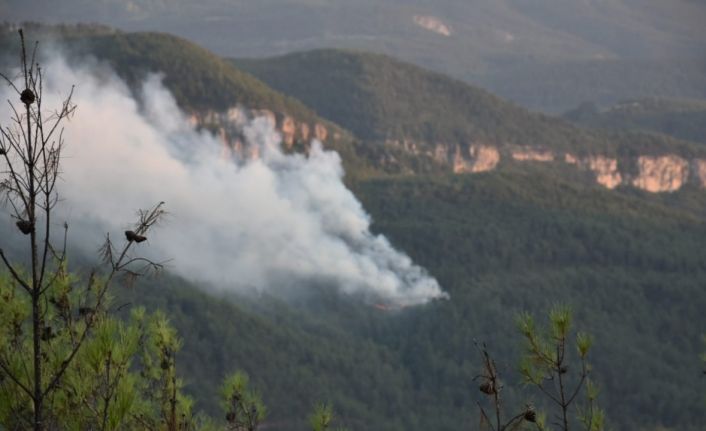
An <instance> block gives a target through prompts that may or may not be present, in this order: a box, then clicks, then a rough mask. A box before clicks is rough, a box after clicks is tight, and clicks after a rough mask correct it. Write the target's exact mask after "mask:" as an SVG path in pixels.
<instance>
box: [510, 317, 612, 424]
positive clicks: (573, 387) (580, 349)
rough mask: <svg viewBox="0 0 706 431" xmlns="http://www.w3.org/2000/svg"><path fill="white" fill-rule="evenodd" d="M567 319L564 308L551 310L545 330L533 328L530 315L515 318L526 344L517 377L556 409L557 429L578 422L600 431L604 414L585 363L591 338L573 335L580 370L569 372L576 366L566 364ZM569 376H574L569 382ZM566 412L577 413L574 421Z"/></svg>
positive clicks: (568, 320) (533, 324) (568, 352)
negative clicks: (581, 403) (581, 402)
mask: <svg viewBox="0 0 706 431" xmlns="http://www.w3.org/2000/svg"><path fill="white" fill-rule="evenodd" d="M571 320H572V312H571V310H570V309H569V307H567V306H565V305H560V306H554V307H553V308H552V310H551V311H550V312H549V325H548V328H547V329H546V330H541V329H537V328H536V326H535V323H534V320H533V319H532V316H531V315H529V314H527V313H524V314H521V315H520V316H519V317H518V326H519V329H520V332H521V333H522V335H523V337H524V338H525V343H526V345H525V349H524V355H523V358H522V360H521V362H520V374H521V376H522V378H523V379H524V381H525V383H527V384H529V385H531V386H533V387H535V388H537V389H539V390H540V392H541V393H542V394H544V395H545V396H546V397H548V398H549V401H551V402H552V403H553V404H554V406H555V407H558V408H559V412H558V414H557V415H556V416H557V417H559V418H561V429H563V430H565V431H566V430H568V429H569V428H570V424H572V423H575V422H577V421H578V422H580V423H582V424H583V425H584V427H585V429H586V430H587V431H600V430H602V429H603V428H604V413H603V411H602V410H601V409H599V408H597V407H596V406H595V401H596V398H597V396H598V389H597V387H596V386H595V385H594V384H593V383H592V382H591V381H590V380H589V374H590V373H591V365H590V364H589V363H588V362H587V355H588V351H589V349H590V346H591V343H592V341H591V337H590V336H589V335H587V334H585V333H578V334H577V335H576V341H575V343H576V352H577V353H578V356H579V358H578V359H579V360H580V363H581V367H580V371H574V370H572V368H574V367H576V365H577V364H573V365H571V364H570V351H567V346H568V343H569V340H568V339H569V336H570V333H571ZM572 374H573V375H575V376H576V377H575V378H574V379H573V380H571V376H572ZM582 386H585V390H586V396H585V398H586V404H587V406H586V408H585V411H580V410H578V409H577V407H576V403H575V401H577V400H578V399H577V396H578V394H579V391H580V390H581V388H582ZM570 409H573V410H577V412H576V414H575V416H576V419H577V420H573V419H572V418H571V415H570V413H569V411H570ZM540 429H541V428H540Z"/></svg>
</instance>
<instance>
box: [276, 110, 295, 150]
mask: <svg viewBox="0 0 706 431" xmlns="http://www.w3.org/2000/svg"><path fill="white" fill-rule="evenodd" d="M278 126H279V130H280V133H281V135H282V142H283V143H284V145H285V146H286V147H287V148H292V145H294V138H295V136H296V134H297V124H296V122H295V121H294V118H292V117H290V116H289V115H283V116H282V118H281V120H280V123H279V125H278Z"/></svg>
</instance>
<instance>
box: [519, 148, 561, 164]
mask: <svg viewBox="0 0 706 431" xmlns="http://www.w3.org/2000/svg"><path fill="white" fill-rule="evenodd" d="M512 158H513V159H515V160H518V161H521V162H526V161H533V162H553V161H554V153H552V152H551V151H549V150H542V149H537V148H523V149H520V150H514V151H513V152H512Z"/></svg>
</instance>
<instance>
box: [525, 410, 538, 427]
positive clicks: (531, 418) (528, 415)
mask: <svg viewBox="0 0 706 431" xmlns="http://www.w3.org/2000/svg"><path fill="white" fill-rule="evenodd" d="M523 417H524V418H525V420H526V421H527V422H532V423H535V422H537V412H535V411H534V410H533V409H532V408H531V407H530V408H528V409H527V410H526V411H525V415H524V416H523Z"/></svg>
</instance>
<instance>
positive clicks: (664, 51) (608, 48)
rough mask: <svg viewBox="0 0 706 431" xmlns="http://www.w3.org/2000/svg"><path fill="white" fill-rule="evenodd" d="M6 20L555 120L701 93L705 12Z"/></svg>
mask: <svg viewBox="0 0 706 431" xmlns="http://www.w3.org/2000/svg"><path fill="white" fill-rule="evenodd" d="M0 12H2V13H1V14H0V15H2V16H3V17H4V19H6V20H10V21H22V20H36V21H48V22H52V23H57V22H70V23H71V22H81V21H83V22H102V23H105V24H109V25H113V26H117V27H119V28H121V29H124V30H127V31H163V32H169V33H174V34H178V35H180V36H182V37H186V38H188V39H189V40H193V41H195V42H197V43H199V44H201V45H203V46H206V47H208V48H209V49H211V50H213V51H215V52H217V53H218V54H219V55H222V56H229V57H263V56H273V55H281V54H286V53H291V52H296V51H304V50H311V49H315V48H352V49H362V50H366V51H375V52H381V53H386V54H390V55H394V56H395V57H398V58H401V59H403V60H406V61H409V62H412V63H415V64H417V65H420V66H424V67H426V68H429V69H432V70H436V71H439V72H442V73H445V74H448V75H450V76H454V77H456V78H460V79H464V80H466V81H467V82H471V83H474V84H476V85H482V86H483V87H485V88H487V89H489V90H491V91H492V92H494V93H497V94H501V95H502V96H503V97H506V98H510V99H512V100H516V101H518V102H519V103H522V104H523V105H525V106H529V107H532V108H534V109H542V110H547V111H550V112H562V111H565V110H567V109H569V108H571V107H573V106H576V105H577V104H578V103H580V102H582V101H584V100H589V101H594V102H598V103H601V104H604V103H614V102H616V101H617V100H620V99H626V98H636V97H646V96H663V97H699V98H706V94H704V90H703V88H704V78H703V71H704V70H705V69H704V68H703V65H699V64H694V60H697V61H701V60H703V54H704V52H706V30H704V25H703V23H704V22H706V5H704V4H703V2H695V1H689V0H672V1H669V2H665V1H661V0H533V1H528V0H472V1H469V0H437V1H434V2H428V1H424V0H395V1H387V2H379V1H376V0H345V1H344V0H333V1H327V2H322V1H315V0H286V1H279V2H276V1H260V2H225V1H222V0H204V1H200V2H197V3H194V2H191V1H187V0H168V1H153V0H131V1H124V0H105V1H101V2H87V1H84V0H64V1H62V2H61V7H57V5H56V2H55V1H52V0H0Z"/></svg>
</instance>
